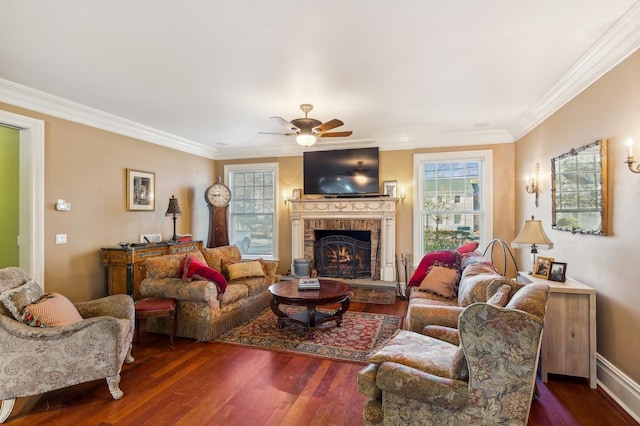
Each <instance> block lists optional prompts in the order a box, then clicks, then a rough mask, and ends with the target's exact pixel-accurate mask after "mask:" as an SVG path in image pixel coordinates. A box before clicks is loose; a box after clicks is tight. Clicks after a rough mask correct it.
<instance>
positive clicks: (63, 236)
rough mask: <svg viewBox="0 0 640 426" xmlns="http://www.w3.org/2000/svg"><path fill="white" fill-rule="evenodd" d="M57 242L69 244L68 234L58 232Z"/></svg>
mask: <svg viewBox="0 0 640 426" xmlns="http://www.w3.org/2000/svg"><path fill="white" fill-rule="evenodd" d="M56 244H67V234H56Z"/></svg>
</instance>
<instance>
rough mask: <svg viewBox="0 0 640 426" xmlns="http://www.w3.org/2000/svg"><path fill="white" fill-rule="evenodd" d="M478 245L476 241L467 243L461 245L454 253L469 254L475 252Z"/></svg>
mask: <svg viewBox="0 0 640 426" xmlns="http://www.w3.org/2000/svg"><path fill="white" fill-rule="evenodd" d="M478 245H479V244H478V242H477V241H468V242H466V243H464V244H463V245H461V246H460V247H458V248H457V249H456V251H457V252H458V253H460V254H464V253H471V252H472V251H475V250H476V249H477V248H478Z"/></svg>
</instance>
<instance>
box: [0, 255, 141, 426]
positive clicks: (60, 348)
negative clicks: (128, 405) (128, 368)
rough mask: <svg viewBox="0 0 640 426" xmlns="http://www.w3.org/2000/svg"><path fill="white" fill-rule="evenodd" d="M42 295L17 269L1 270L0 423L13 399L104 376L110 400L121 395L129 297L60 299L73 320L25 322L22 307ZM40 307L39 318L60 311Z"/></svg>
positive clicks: (130, 326)
mask: <svg viewBox="0 0 640 426" xmlns="http://www.w3.org/2000/svg"><path fill="white" fill-rule="evenodd" d="M47 297H48V295H44V294H43V291H42V289H41V288H40V286H39V285H38V284H37V283H36V282H35V280H34V279H33V278H32V277H30V276H29V274H27V273H26V272H25V271H23V270H22V269H19V268H15V267H9V268H4V269H0V354H1V355H0V401H1V405H0V423H2V422H4V421H5V420H6V419H7V418H8V417H9V414H11V411H12V409H13V405H14V403H15V399H16V398H18V397H22V396H29V395H37V394H40V393H44V392H48V391H51V390H56V389H60V388H64V387H67V386H71V385H75V384H78V383H83V382H88V381H92V380H97V379H100V378H106V379H107V384H108V386H109V391H110V392H111V395H112V396H113V398H114V399H120V398H121V397H122V395H123V393H122V391H121V390H120V387H119V383H120V370H121V368H122V364H123V362H125V361H126V362H127V363H131V362H133V358H132V357H131V342H132V339H133V330H134V320H135V310H134V305H133V299H132V298H131V297H130V296H127V295H124V294H119V295H113V296H109V297H104V298H101V299H97V300H92V301H88V302H81V303H76V304H71V302H69V301H68V300H67V299H63V300H66V303H67V304H68V306H70V307H71V309H72V315H76V316H77V318H75V319H74V322H73V323H71V324H68V325H61V326H54V325H51V326H48V327H43V326H41V324H37V325H40V326H32V325H28V324H26V323H25V322H24V320H25V318H32V317H33V316H32V315H31V316H29V317H26V316H25V312H26V311H27V309H26V308H28V307H29V306H34V305H35V304H38V303H41V302H40V301H41V300H43V299H46V298H47ZM42 305H43V306H46V307H45V308H44V310H42V309H43V308H39V309H41V310H42V312H43V314H42V316H43V317H45V316H46V317H47V318H51V317H52V316H59V315H60V313H52V312H51V309H52V306H53V305H49V304H45V303H42ZM56 306H60V305H56ZM73 307H75V308H73ZM32 309H33V310H34V311H35V310H36V309H34V308H32ZM67 314H68V312H65V313H64V314H63V316H64V315H67ZM16 316H19V317H20V318H21V320H17V319H16V318H15V317H16Z"/></svg>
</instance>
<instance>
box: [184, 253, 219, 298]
mask: <svg viewBox="0 0 640 426" xmlns="http://www.w3.org/2000/svg"><path fill="white" fill-rule="evenodd" d="M186 258H187V260H186V262H185V265H184V275H183V276H182V279H184V280H188V281H191V280H192V279H197V280H201V281H211V282H213V283H214V284H216V285H217V287H218V290H219V291H220V293H224V292H225V290H226V289H227V280H226V278H225V277H224V275H222V274H221V273H220V272H218V271H216V270H215V269H213V268H210V267H209V266H208V265H206V264H205V263H202V262H200V261H199V260H197V259H194V258H192V257H191V256H187V257H186Z"/></svg>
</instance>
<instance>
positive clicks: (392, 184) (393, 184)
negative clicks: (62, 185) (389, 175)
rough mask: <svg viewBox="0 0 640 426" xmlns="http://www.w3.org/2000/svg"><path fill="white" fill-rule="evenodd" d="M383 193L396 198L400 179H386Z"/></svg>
mask: <svg viewBox="0 0 640 426" xmlns="http://www.w3.org/2000/svg"><path fill="white" fill-rule="evenodd" d="M382 195H386V196H387V197H391V198H395V197H397V196H398V181H397V180H385V181H384V182H382Z"/></svg>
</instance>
